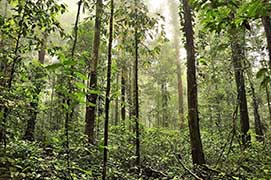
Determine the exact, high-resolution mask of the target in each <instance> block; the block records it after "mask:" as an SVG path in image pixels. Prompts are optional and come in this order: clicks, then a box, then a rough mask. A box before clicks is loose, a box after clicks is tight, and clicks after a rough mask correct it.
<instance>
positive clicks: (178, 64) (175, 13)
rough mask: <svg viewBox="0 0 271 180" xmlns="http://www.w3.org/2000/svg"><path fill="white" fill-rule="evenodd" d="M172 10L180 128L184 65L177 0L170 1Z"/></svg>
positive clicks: (181, 124)
mask: <svg viewBox="0 0 271 180" xmlns="http://www.w3.org/2000/svg"><path fill="white" fill-rule="evenodd" d="M169 5H170V12H171V17H172V20H171V22H172V26H173V35H174V40H173V43H174V48H175V62H176V75H177V81H178V112H179V121H180V128H183V127H184V108H183V106H184V105H183V104H184V103H183V99H184V97H183V81H182V66H181V61H180V44H179V43H180V38H179V36H180V25H179V21H178V20H179V18H178V4H177V2H176V1H175V0H172V1H170V3H169Z"/></svg>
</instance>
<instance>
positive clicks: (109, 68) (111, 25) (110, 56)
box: [103, 0, 114, 180]
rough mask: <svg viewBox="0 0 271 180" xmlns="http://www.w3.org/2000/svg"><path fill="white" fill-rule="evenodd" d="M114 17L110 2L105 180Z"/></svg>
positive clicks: (105, 124) (105, 156)
mask: <svg viewBox="0 0 271 180" xmlns="http://www.w3.org/2000/svg"><path fill="white" fill-rule="evenodd" d="M113 17H114V0H111V1H110V22H109V38H108V53H107V81H106V95H105V98H106V99H105V121H104V155H103V180H105V179H106V165H107V154H108V152H107V151H108V147H107V146H108V121H109V107H110V106H109V104H110V87H111V64H112V42H113V20H114V19H113Z"/></svg>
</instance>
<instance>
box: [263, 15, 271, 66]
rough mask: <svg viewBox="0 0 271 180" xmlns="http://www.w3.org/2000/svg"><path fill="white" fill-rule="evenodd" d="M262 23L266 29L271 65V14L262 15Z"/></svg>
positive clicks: (270, 64) (270, 63)
mask: <svg viewBox="0 0 271 180" xmlns="http://www.w3.org/2000/svg"><path fill="white" fill-rule="evenodd" d="M262 23H263V27H264V31H265V36H266V42H267V50H268V55H269V67H271V20H270V17H269V16H264V17H262Z"/></svg>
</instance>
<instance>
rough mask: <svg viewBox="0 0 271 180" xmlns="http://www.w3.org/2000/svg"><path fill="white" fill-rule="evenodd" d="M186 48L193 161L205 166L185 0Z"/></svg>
mask: <svg viewBox="0 0 271 180" xmlns="http://www.w3.org/2000/svg"><path fill="white" fill-rule="evenodd" d="M182 2H183V4H182V5H183V16H184V28H183V30H184V34H185V48H186V52H187V95H188V101H187V102H188V124H189V132H190V144H191V150H192V160H193V163H194V164H205V158H204V153H203V148H202V142H201V136H200V127H199V115H198V97H197V96H198V95H197V81H196V64H195V63H196V62H195V59H196V58H195V47H194V37H193V26H192V15H191V7H190V5H189V2H188V0H183V1H182Z"/></svg>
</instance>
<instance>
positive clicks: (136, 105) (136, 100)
mask: <svg viewBox="0 0 271 180" xmlns="http://www.w3.org/2000/svg"><path fill="white" fill-rule="evenodd" d="M134 3H135V34H134V36H135V37H134V38H135V39H134V40H135V62H134V88H133V90H134V93H133V95H134V112H133V118H134V119H135V131H136V153H135V154H136V164H137V165H138V166H139V165H140V139H139V138H140V132H139V98H138V59H139V53H138V44H139V34H138V23H137V18H138V14H137V13H138V12H137V11H138V9H137V8H138V7H137V6H138V0H134Z"/></svg>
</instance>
